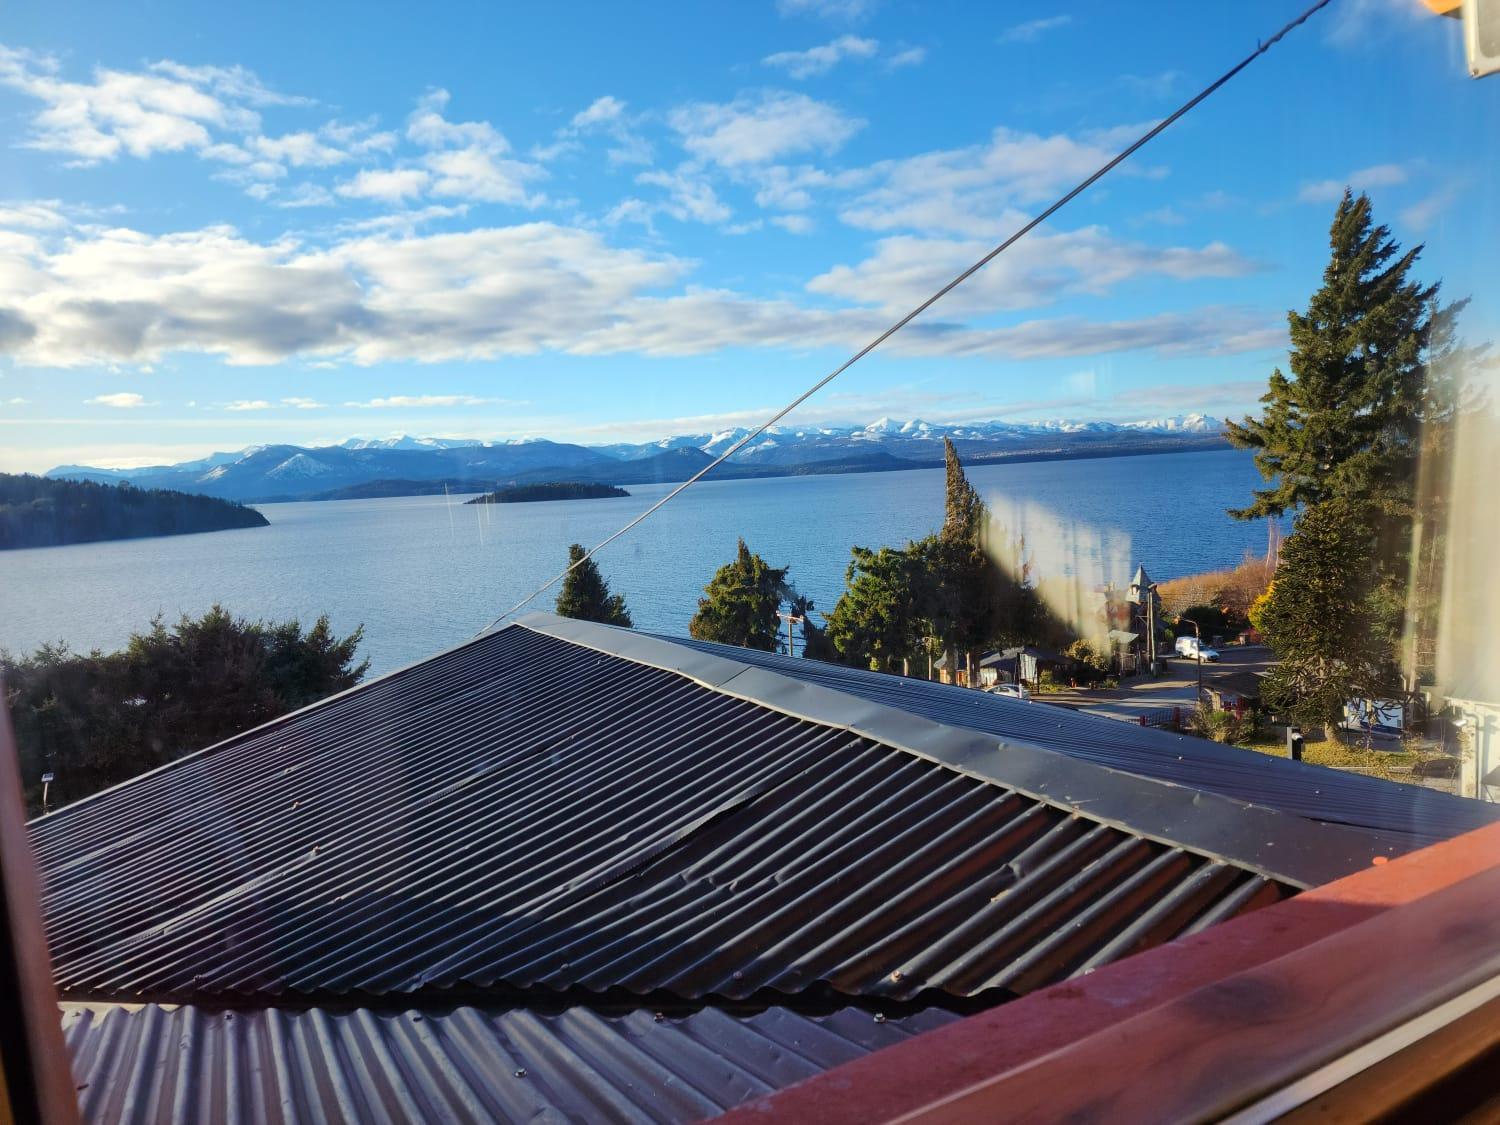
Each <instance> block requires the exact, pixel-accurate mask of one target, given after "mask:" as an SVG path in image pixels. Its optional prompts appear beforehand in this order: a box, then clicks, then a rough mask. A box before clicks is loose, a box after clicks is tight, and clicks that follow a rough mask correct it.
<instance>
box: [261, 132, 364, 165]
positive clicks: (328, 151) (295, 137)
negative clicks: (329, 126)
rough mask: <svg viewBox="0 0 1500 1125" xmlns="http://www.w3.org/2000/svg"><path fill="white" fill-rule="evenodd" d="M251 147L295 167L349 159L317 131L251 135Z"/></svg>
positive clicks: (265, 155) (278, 161)
mask: <svg viewBox="0 0 1500 1125" xmlns="http://www.w3.org/2000/svg"><path fill="white" fill-rule="evenodd" d="M249 144H250V147H251V148H252V149H254V151H255V152H257V153H259V154H260V155H261V156H263V157H265V158H266V159H267V160H272V161H275V162H276V163H278V164H290V165H291V166H292V167H293V168H308V167H312V168H328V167H331V166H333V165H335V164H342V163H343V162H344V161H346V160H348V159H349V158H350V157H349V154H348V153H347V152H345V151H343V150H342V149H337V148H334V147H333V146H332V145H329V144H325V143H324V142H323V141H322V140H320V139H319V138H318V135H317V134H316V133H309V132H305V131H304V132H300V133H285V134H283V135H282V136H279V137H251V138H250V141H249Z"/></svg>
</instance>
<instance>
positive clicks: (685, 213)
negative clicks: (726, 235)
mask: <svg viewBox="0 0 1500 1125" xmlns="http://www.w3.org/2000/svg"><path fill="white" fill-rule="evenodd" d="M635 182H636V183H638V184H648V185H651V186H654V187H660V188H666V189H667V192H668V193H669V198H668V200H667V201H666V202H664V203H659V204H657V205H656V206H655V207H653V208H652V209H651V210H652V211H653V212H655V211H660V212H665V213H666V214H668V215H671V216H672V217H673V218H674V219H676V220H678V221H679V222H689V221H691V222H696V223H722V222H725V221H726V220H728V219H729V217H730V216H731V215H732V214H733V212H732V211H731V210H730V209H729V207H728V205H726V204H725V203H724V202H723V200H721V199H720V198H719V197H718V194H717V193H716V192H715V191H714V189H713V186H712V185H711V184H710V183H709V182H708V180H707V179H705V178H704V177H703V176H702V175H701V174H700V173H699V171H698V169H697V168H696V167H694V166H693V165H691V164H684V165H682V166H680V167H679V168H678V169H677V170H676V171H675V172H642V173H641V174H640V175H638V176H637V177H636V178H635ZM627 217H638V216H627Z"/></svg>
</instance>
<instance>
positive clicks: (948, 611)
mask: <svg viewBox="0 0 1500 1125" xmlns="http://www.w3.org/2000/svg"><path fill="white" fill-rule="evenodd" d="M943 452H944V458H945V461H946V464H947V492H946V497H945V503H944V510H943V529H942V531H941V532H940V533H939V534H938V535H937V536H936V537H934V538H929V539H925V540H923V541H921V542H920V543H917V544H915V545H914V547H915V549H916V552H917V554H918V555H919V557H921V558H923V559H924V560H925V563H926V566H927V568H928V570H929V571H930V574H931V581H930V584H929V590H930V594H929V597H928V598H927V599H926V601H927V613H928V616H929V619H930V621H931V631H932V632H933V634H935V635H936V636H937V638H938V639H939V641H940V642H941V644H942V646H943V649H944V652H945V653H946V655H947V658H948V661H949V667H951V668H956V667H957V666H958V665H957V664H955V663H954V662H955V660H956V659H957V656H958V654H959V653H963V654H964V656H965V660H964V661H962V662H959V663H962V664H963V666H965V667H968V668H976V667H978V658H979V654H980V652H981V651H982V650H983V649H984V648H986V647H988V646H990V645H993V644H1005V643H1011V644H1014V643H1022V642H1026V641H1029V640H1032V639H1033V638H1034V637H1035V635H1036V634H1037V633H1038V631H1039V630H1040V629H1041V628H1042V624H1043V621H1042V619H1043V616H1044V614H1043V612H1042V608H1041V603H1040V600H1039V599H1038V598H1037V595H1036V591H1035V590H1034V589H1033V588H1032V586H1031V582H1030V567H1029V564H1028V563H1027V562H1026V559H1025V545H1024V544H1023V543H1022V542H1020V541H1019V540H1015V539H1011V538H1010V537H1009V536H1007V535H1005V534H1004V533H1003V532H1002V531H1001V530H1000V529H999V528H996V527H994V526H993V524H992V521H991V519H990V514H989V510H988V508H987V507H986V506H985V503H984V501H983V500H982V499H980V496H979V493H978V492H977V491H975V489H974V486H973V485H972V484H970V483H969V478H968V476H967V475H966V474H965V473H964V469H963V463H962V462H961V461H960V460H959V456H958V451H957V450H956V449H955V448H954V447H953V443H952V442H951V441H949V440H948V439H947V438H944V439H943ZM1002 563H1003V565H1002Z"/></svg>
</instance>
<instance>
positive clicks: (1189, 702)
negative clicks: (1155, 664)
mask: <svg viewBox="0 0 1500 1125" xmlns="http://www.w3.org/2000/svg"><path fill="white" fill-rule="evenodd" d="M1219 652H1220V655H1221V659H1220V660H1219V661H1218V662H1217V663H1212V664H1210V663H1205V664H1204V665H1203V678H1204V680H1205V681H1207V680H1208V679H1209V678H1210V677H1211V676H1215V675H1218V674H1220V673H1222V672H1264V671H1265V670H1266V668H1267V667H1268V666H1269V665H1270V663H1271V650H1270V649H1268V648H1265V647H1261V646H1254V647H1245V648H1240V647H1234V648H1227V647H1226V648H1222V649H1220V650H1219ZM1045 698H1046V699H1047V701H1048V702H1056V703H1066V704H1068V705H1069V706H1071V707H1076V708H1078V710H1080V711H1084V712H1086V713H1088V714H1090V715H1103V716H1105V717H1106V718H1110V719H1121V720H1123V721H1125V722H1128V723H1138V722H1140V720H1141V716H1143V715H1147V716H1149V715H1151V714H1152V713H1154V712H1155V713H1159V712H1161V711H1163V710H1166V709H1168V708H1172V707H1181V708H1183V709H1184V710H1191V709H1192V708H1193V707H1195V706H1196V705H1197V700H1198V662H1197V661H1196V660H1187V659H1185V658H1183V657H1176V656H1174V657H1171V658H1169V659H1167V660H1166V661H1165V670H1164V673H1163V675H1162V676H1161V678H1159V679H1154V680H1153V679H1150V678H1148V677H1144V676H1143V677H1137V678H1134V679H1130V680H1126V681H1124V682H1123V683H1121V685H1120V687H1119V688H1118V689H1117V690H1110V691H1069V692H1065V693H1062V694H1058V695H1049V696H1046V697H1045Z"/></svg>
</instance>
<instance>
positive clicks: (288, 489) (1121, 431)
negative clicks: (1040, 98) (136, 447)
mask: <svg viewBox="0 0 1500 1125" xmlns="http://www.w3.org/2000/svg"><path fill="white" fill-rule="evenodd" d="M1221 430H1222V423H1221V422H1220V421H1219V420H1218V419H1216V418H1210V417H1206V416H1204V415H1202V414H1179V415H1174V416H1172V417H1168V418H1154V419H1146V420H1142V421H1138V422H1100V421H1077V420H1072V419H1053V420H1048V421H1037V422H1008V421H1003V420H991V421H972V422H928V421H924V420H923V419H920V418H913V419H909V420H904V421H903V420H900V419H896V418H890V417H882V418H877V419H875V420H873V421H871V422H866V423H860V424H850V425H823V426H774V427H772V428H771V429H769V430H767V431H766V432H765V433H763V434H759V435H757V436H756V437H755V438H754V440H751V441H748V442H746V438H747V437H748V435H749V434H750V433H751V431H750V430H747V429H744V428H743V427H741V428H732V429H726V430H719V431H716V432H713V433H702V434H676V435H673V436H671V437H664V438H660V439H658V440H656V441H650V442H640V443H630V442H617V443H614V444H611V445H601V446H592V447H591V446H582V445H571V444H567V443H563V442H554V441H548V440H546V439H545V438H537V437H524V438H510V439H506V440H502V441H493V442H484V441H479V440H477V439H473V438H442V437H412V436H411V435H408V434H402V435H399V436H391V437H384V438H349V439H348V440H346V441H343V442H340V443H338V444H337V445H325V446H317V447H311V448H305V447H302V446H295V445H265V446H259V445H257V446H250V447H248V448H246V449H242V450H238V451H236V452H232V453H214V454H211V455H210V456H208V457H202V458H199V459H197V460H194V461H184V462H183V463H181V464H178V465H154V466H150V467H147V468H141V469H110V468H93V467H90V466H86V465H63V466H59V467H58V468H56V469H53V470H51V471H50V472H49V473H48V474H47V475H48V476H53V477H69V478H72V479H82V480H97V481H102V482H105V483H120V482H122V481H128V482H129V483H131V484H133V485H135V486H137V487H143V488H172V489H178V490H181V491H184V492H204V493H208V494H210V495H214V496H223V497H227V498H230V499H236V500H276V499H305V498H309V497H318V498H330V497H338V496H341V495H361V496H374V495H404V494H410V493H415V492H422V491H439V492H440V491H442V489H443V488H444V487H445V486H447V487H450V488H455V489H460V490H462V489H465V488H472V489H473V490H475V491H478V490H480V489H483V488H493V487H495V486H496V485H497V484H500V483H523V482H527V481H545V480H554V481H556V480H587V481H598V482H600V483H607V484H631V483H637V484H638V483H642V482H647V481H680V480H685V479H686V478H687V477H688V476H690V475H691V474H692V473H694V472H696V471H697V470H699V469H700V468H702V467H703V466H704V465H706V464H708V463H709V462H710V460H712V459H714V458H716V457H719V456H721V455H722V454H724V453H725V452H727V451H728V450H730V449H735V452H734V454H733V456H732V457H731V458H730V459H729V461H728V462H727V463H726V464H725V465H723V466H722V467H721V468H720V469H718V470H717V473H718V475H721V476H773V475H785V474H788V473H809V472H812V473H827V472H860V471H873V470H886V469H900V468H916V467H920V466H925V465H934V464H939V463H941V461H942V457H943V444H942V443H943V439H944V438H948V439H950V440H951V441H952V442H953V443H954V444H955V445H956V446H957V447H958V449H959V452H960V453H962V454H963V456H964V458H965V460H966V461H968V462H969V463H970V464H984V463H986V462H994V461H1001V460H1006V459H1017V458H1037V457H1049V458H1055V457H1109V456H1118V455H1124V454H1130V453H1161V452H1174V451H1180V450H1187V449H1207V448H1218V447H1221V445H1222V438H1221V437H1220V433H1221ZM741 443H744V444H743V446H742V447H740V448H736V447H737V446H741Z"/></svg>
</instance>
